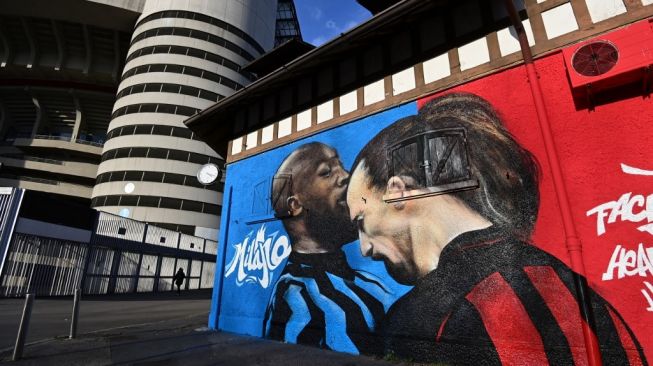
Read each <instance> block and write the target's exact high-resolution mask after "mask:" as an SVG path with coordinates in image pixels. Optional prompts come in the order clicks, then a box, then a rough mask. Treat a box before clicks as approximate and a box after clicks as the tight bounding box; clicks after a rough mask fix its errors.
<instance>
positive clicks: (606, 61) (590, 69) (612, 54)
mask: <svg viewBox="0 0 653 366" xmlns="http://www.w3.org/2000/svg"><path fill="white" fill-rule="evenodd" d="M618 60H619V50H617V47H616V46H615V45H613V44H612V43H610V42H607V41H596V42H592V43H589V44H586V45H584V46H583V47H581V48H579V49H578V50H577V51H576V52H575V53H574V55H573V56H572V60H571V64H572V66H573V68H574V71H576V72H577V73H579V74H580V75H583V76H598V75H603V74H605V73H606V72H608V71H610V70H612V68H613V67H614V66H615V65H616V64H617V61H618Z"/></svg>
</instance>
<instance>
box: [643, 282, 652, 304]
mask: <svg viewBox="0 0 653 366" xmlns="http://www.w3.org/2000/svg"><path fill="white" fill-rule="evenodd" d="M644 286H646V288H645V289H642V294H643V295H644V297H645V298H646V301H647V302H648V307H647V308H646V311H653V297H652V296H651V294H653V285H651V284H650V283H649V282H647V281H644ZM646 290H648V291H646Z"/></svg>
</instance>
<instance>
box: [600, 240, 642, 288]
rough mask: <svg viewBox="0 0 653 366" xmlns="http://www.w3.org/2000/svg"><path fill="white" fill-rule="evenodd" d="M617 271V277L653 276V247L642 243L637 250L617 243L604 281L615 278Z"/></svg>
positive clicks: (604, 275) (604, 274)
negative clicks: (646, 246) (628, 248)
mask: <svg viewBox="0 0 653 366" xmlns="http://www.w3.org/2000/svg"><path fill="white" fill-rule="evenodd" d="M615 272H616V276H617V279H622V278H624V277H630V276H637V275H639V276H640V277H646V276H653V248H644V245H643V244H641V243H640V244H639V246H638V247H637V250H627V249H626V248H623V247H622V246H621V245H617V247H616V248H614V252H612V258H610V263H609V264H608V269H607V270H606V271H605V273H603V276H602V279H603V281H609V280H612V279H614V276H615Z"/></svg>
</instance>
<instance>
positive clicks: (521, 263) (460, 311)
mask: <svg viewBox="0 0 653 366" xmlns="http://www.w3.org/2000/svg"><path fill="white" fill-rule="evenodd" d="M457 131H460V132H457ZM452 134H453V136H452ZM466 140H467V141H466ZM466 142H467V143H466ZM395 146H398V148H396V149H393V147H395ZM389 147H390V150H388V148H389ZM352 170H353V173H352V178H351V182H350V185H349V190H348V193H347V203H348V205H349V209H350V215H351V217H352V218H353V219H354V221H355V222H356V223H357V226H358V229H359V234H360V247H361V251H362V252H363V253H364V254H365V255H367V256H371V257H372V258H373V259H377V260H383V261H384V263H385V264H386V266H387V267H388V270H389V273H391V274H392V276H393V277H394V278H395V279H396V280H397V281H399V282H401V283H405V284H408V285H415V287H414V288H413V289H412V290H411V291H409V292H408V293H407V294H406V295H404V296H403V297H402V298H400V299H399V300H398V301H397V302H396V303H394V304H393V305H392V307H391V308H390V310H389V312H388V314H387V319H386V321H385V324H384V327H383V329H382V330H381V332H380V333H381V335H382V337H383V338H384V343H385V352H386V353H391V354H394V355H396V356H399V357H401V358H406V359H408V358H412V359H415V360H418V361H425V362H443V363H451V364H461V363H465V364H482V363H489V364H508V365H510V364H516V363H523V362H524V361H525V360H528V363H531V364H547V363H551V364H585V363H587V354H586V352H585V345H584V340H583V333H582V332H583V327H584V326H589V327H590V328H591V331H592V332H593V333H594V334H593V336H594V337H596V338H597V339H598V341H599V345H600V350H601V353H602V359H603V361H604V362H605V363H606V364H629V363H635V364H637V363H642V361H643V359H644V355H643V352H642V350H641V346H640V345H639V343H638V341H637V339H635V337H634V336H633V334H632V331H631V330H630V329H629V328H628V326H627V325H626V324H625V323H624V321H623V320H622V318H621V316H620V315H619V314H618V313H617V311H616V310H615V309H614V308H613V307H612V306H611V305H610V304H609V303H608V302H607V301H606V300H604V299H603V298H602V297H601V296H599V295H598V294H597V293H595V292H593V291H591V292H590V294H589V297H590V298H591V299H592V310H593V315H594V319H593V320H594V321H593V322H592V321H591V320H589V319H586V318H585V317H584V316H581V312H580V311H579V309H580V306H579V303H578V298H577V296H576V287H575V284H574V281H575V278H574V277H575V276H574V274H573V273H572V271H571V269H570V268H569V267H567V266H566V265H565V264H564V263H562V262H561V261H559V260H557V259H556V258H555V257H553V256H552V255H550V254H548V253H546V252H544V251H543V250H541V249H538V248H537V247H536V246H534V245H531V244H530V243H529V242H528V241H529V239H530V237H531V233H532V231H533V228H534V224H535V221H536V219H537V212H538V207H539V191H538V169H537V164H536V162H535V159H534V157H533V156H532V155H531V153H530V152H528V151H527V150H525V149H524V148H523V147H521V146H520V145H519V144H518V143H517V142H516V141H515V139H514V138H513V137H512V136H511V135H510V133H509V132H508V131H507V130H506V129H505V127H504V126H503V124H502V122H501V120H500V119H499V117H498V116H497V114H496V113H495V112H494V110H493V108H492V107H491V106H490V105H489V104H488V103H487V102H486V101H484V100H483V99H481V98H479V97H477V96H474V95H472V94H449V95H446V96H444V97H440V98H436V99H434V100H432V101H430V102H429V103H428V104H426V105H425V106H424V107H423V108H422V109H420V112H419V114H418V116H416V117H412V118H405V119H402V120H399V121H397V122H395V123H394V124H393V125H391V126H389V127H387V128H386V129H384V130H383V131H381V132H380V133H379V134H378V135H377V136H376V137H374V139H372V140H371V141H370V142H369V143H368V144H367V145H366V146H365V147H364V148H363V150H362V151H361V153H360V154H359V155H358V157H357V158H356V161H355V162H354V165H353V168H352ZM429 175H430V177H429ZM470 176H471V177H475V178H476V179H478V181H479V182H478V185H470V184H463V185H456V183H458V182H461V181H463V182H465V181H468V180H469V177H470ZM425 183H427V184H425ZM585 322H590V324H587V325H586V324H584V323H585Z"/></svg>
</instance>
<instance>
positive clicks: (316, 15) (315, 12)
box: [311, 8, 322, 20]
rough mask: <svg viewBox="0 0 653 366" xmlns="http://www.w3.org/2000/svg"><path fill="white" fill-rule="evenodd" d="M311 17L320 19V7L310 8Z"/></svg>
mask: <svg viewBox="0 0 653 366" xmlns="http://www.w3.org/2000/svg"><path fill="white" fill-rule="evenodd" d="M311 18H313V19H315V20H320V19H321V18H322V9H320V8H311Z"/></svg>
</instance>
